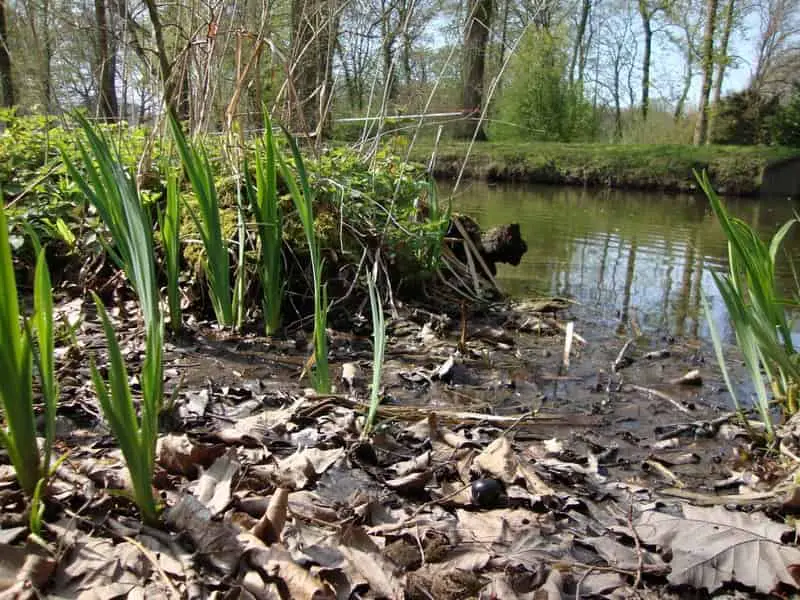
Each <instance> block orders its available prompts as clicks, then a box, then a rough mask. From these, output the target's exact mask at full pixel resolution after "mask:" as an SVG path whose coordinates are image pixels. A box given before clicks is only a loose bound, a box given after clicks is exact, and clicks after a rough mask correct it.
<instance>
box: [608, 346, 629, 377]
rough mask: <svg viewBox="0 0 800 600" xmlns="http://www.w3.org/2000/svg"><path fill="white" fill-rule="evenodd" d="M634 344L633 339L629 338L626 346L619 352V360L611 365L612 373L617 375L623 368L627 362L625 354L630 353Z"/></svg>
mask: <svg viewBox="0 0 800 600" xmlns="http://www.w3.org/2000/svg"><path fill="white" fill-rule="evenodd" d="M632 344H633V338H629V339H628V341H627V342H625V345H624V346H622V350H620V351H619V354H617V358H616V359H615V360H614V362H613V363H612V364H611V371H612V372H613V373H616V372H617V371H618V370H619V369H620V367H621V366H622V363H623V362H624V361H625V354H626V353H627V352H628V349H629V348H630V347H631V345H632Z"/></svg>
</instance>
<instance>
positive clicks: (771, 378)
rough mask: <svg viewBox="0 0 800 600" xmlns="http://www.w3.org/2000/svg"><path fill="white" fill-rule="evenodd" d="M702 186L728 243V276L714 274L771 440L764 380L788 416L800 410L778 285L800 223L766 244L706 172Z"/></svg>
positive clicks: (798, 373)
mask: <svg viewBox="0 0 800 600" xmlns="http://www.w3.org/2000/svg"><path fill="white" fill-rule="evenodd" d="M698 181H699V182H700V186H701V188H702V189H703V191H704V192H705V194H706V196H707V197H708V199H709V202H710V203H711V208H712V210H713V211H714V214H715V215H716V216H717V219H718V220H719V223H720V225H721V227H722V229H723V231H724V233H725V237H726V238H727V239H728V263H729V269H728V273H727V274H724V275H720V274H717V273H712V275H713V277H714V282H715V283H716V285H717V288H718V289H719V292H720V295H721V296H722V299H723V301H724V302H725V306H726V308H727V309H728V314H729V316H730V320H731V323H732V325H733V330H734V333H735V335H736V341H737V345H738V347H739V350H740V351H741V353H742V357H743V359H744V363H745V368H746V369H747V372H748V375H749V378H750V380H751V382H752V383H753V387H754V389H755V393H756V402H755V407H756V410H757V411H758V413H759V417H760V418H761V420H762V421H763V423H764V426H765V427H766V431H767V436H768V438H770V439H771V438H772V437H773V436H774V430H773V426H772V415H771V410H770V404H771V402H770V397H769V394H768V392H767V386H766V384H765V380H766V382H768V383H769V384H770V385H771V387H772V393H773V395H774V398H775V400H776V401H777V403H778V404H779V406H780V407H781V409H782V410H783V411H784V412H785V413H787V414H793V413H794V412H796V411H797V409H798V404H797V402H798V400H797V392H798V385H800V364H799V363H798V354H797V353H796V351H795V348H794V344H793V342H792V328H791V325H790V323H789V321H788V319H787V316H786V310H785V305H786V303H787V302H786V300H785V299H784V298H782V297H781V294H780V293H779V291H778V289H777V286H776V280H775V268H776V260H777V255H778V252H779V250H780V248H781V245H782V243H783V240H784V239H785V238H786V235H787V234H788V233H789V231H790V229H791V228H792V227H793V226H794V225H795V224H796V223H797V222H798V219H797V218H794V219H791V220H789V221H787V222H786V223H784V225H783V226H782V227H781V228H780V229H779V230H778V231H777V232H776V233H775V235H774V236H773V237H772V239H771V241H770V243H769V245H767V244H765V243H764V242H763V241H762V240H761V238H760V237H759V236H758V233H757V232H756V231H754V230H753V228H751V227H750V226H749V225H748V224H747V223H745V222H744V221H741V220H740V219H737V218H735V217H732V216H731V215H730V214H729V213H728V211H727V210H726V208H725V206H724V205H723V203H722V201H721V200H720V198H719V197H718V196H717V194H716V193H715V192H714V190H713V188H712V186H711V184H710V182H709V180H708V177H707V176H706V174H705V173H703V174H702V175H699V176H698ZM706 306H707V303H706ZM706 314H707V316H708V320H709V323H710V324H711V328H712V329H711V331H712V337H713V340H714V345H715V351H716V354H717V359H718V361H719V362H720V365H721V367H722V370H723V375H724V377H725V379H726V383H727V385H728V388H729V390H730V392H731V394H732V396H733V398H734V402H735V404H736V406H737V409H740V408H741V404H740V402H739V399H738V397H737V395H736V392H735V389H734V388H733V386H732V385H731V382H730V378H729V375H728V371H727V366H726V364H725V359H724V356H723V354H722V350H721V343H720V339H719V335H718V333H717V332H716V330H715V328H714V325H713V323H712V319H711V313H710V311H709V310H708V308H706ZM762 369H763V374H762Z"/></svg>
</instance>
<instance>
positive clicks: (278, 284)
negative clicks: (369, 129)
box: [245, 115, 286, 335]
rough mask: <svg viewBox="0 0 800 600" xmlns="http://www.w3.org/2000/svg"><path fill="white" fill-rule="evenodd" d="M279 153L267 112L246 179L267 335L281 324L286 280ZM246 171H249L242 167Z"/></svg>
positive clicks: (271, 333)
mask: <svg viewBox="0 0 800 600" xmlns="http://www.w3.org/2000/svg"><path fill="white" fill-rule="evenodd" d="M277 153H278V149H277V146H276V145H275V139H274V138H273V136H272V124H271V123H270V119H269V115H265V117H264V137H263V139H262V140H260V141H259V142H257V144H256V152H255V167H256V174H255V186H253V183H252V182H251V181H250V178H249V177H248V178H247V196H248V199H249V201H250V207H251V210H252V212H253V214H254V215H255V218H256V222H257V228H258V237H259V242H260V246H261V252H260V256H259V265H258V272H259V276H260V278H261V287H262V288H263V293H264V297H263V302H262V305H263V310H264V321H265V325H266V334H267V335H273V334H275V333H276V332H277V331H278V329H280V326H281V304H282V302H283V292H284V289H285V287H286V281H285V279H284V276H283V268H282V262H283V255H282V249H283V226H282V225H283V215H282V212H281V204H280V198H279V196H278V185H277V169H276V164H275V156H276V154H277ZM245 172H249V170H248V169H247V166H245Z"/></svg>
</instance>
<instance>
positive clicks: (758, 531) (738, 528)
mask: <svg viewBox="0 0 800 600" xmlns="http://www.w3.org/2000/svg"><path fill="white" fill-rule="evenodd" d="M683 515H684V516H683V517H679V516H674V515H670V514H667V513H662V512H656V511H647V512H645V513H643V514H642V515H641V517H640V518H639V520H638V521H637V523H636V533H637V535H638V536H639V538H640V539H641V541H642V542H644V543H645V544H657V545H659V546H661V547H663V548H665V549H669V550H671V552H672V561H671V562H670V567H671V572H670V574H669V576H668V577H667V579H668V580H669V582H670V583H671V584H673V585H683V584H687V585H691V586H693V587H695V588H705V589H707V590H708V591H709V592H710V593H713V592H714V591H716V590H717V589H719V588H720V587H722V586H723V585H724V584H726V583H729V582H738V583H741V584H743V585H746V586H749V587H753V588H755V589H756V590H757V591H758V592H761V593H762V594H770V593H772V592H773V591H774V590H775V588H776V587H777V585H778V584H779V583H783V584H786V585H789V586H792V587H795V588H796V587H797V586H798V581H797V580H796V579H795V578H794V577H793V576H792V574H791V572H790V568H792V567H796V566H797V565H800V549H798V548H795V547H792V546H787V545H785V544H782V543H781V536H782V535H783V534H784V533H787V532H791V531H793V530H792V529H791V528H789V527H787V526H785V525H781V524H779V523H775V522H774V521H771V520H770V519H769V518H768V517H767V516H766V515H764V514H763V513H749V514H748V513H742V512H736V511H729V510H726V509H725V508H724V507H722V506H716V507H714V508H703V507H697V506H691V505H684V507H683Z"/></svg>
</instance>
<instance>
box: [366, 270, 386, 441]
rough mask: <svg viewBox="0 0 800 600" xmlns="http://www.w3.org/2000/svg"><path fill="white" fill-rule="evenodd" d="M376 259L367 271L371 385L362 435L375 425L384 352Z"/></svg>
mask: <svg viewBox="0 0 800 600" xmlns="http://www.w3.org/2000/svg"><path fill="white" fill-rule="evenodd" d="M377 275H378V261H377V260H376V261H375V269H374V272H373V273H369V272H367V288H368V289H369V306H370V309H371V312H372V387H371V388H370V393H369V412H368V413H367V420H366V422H365V423H364V433H363V435H364V436H367V435H369V433H370V431H372V428H373V426H374V425H375V417H376V416H377V414H378V406H379V405H380V403H381V393H380V388H381V373H382V371H383V359H384V354H385V352H386V323H385V321H384V315H383V304H382V302H381V296H380V291H379V290H378V286H377V283H376V280H377Z"/></svg>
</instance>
